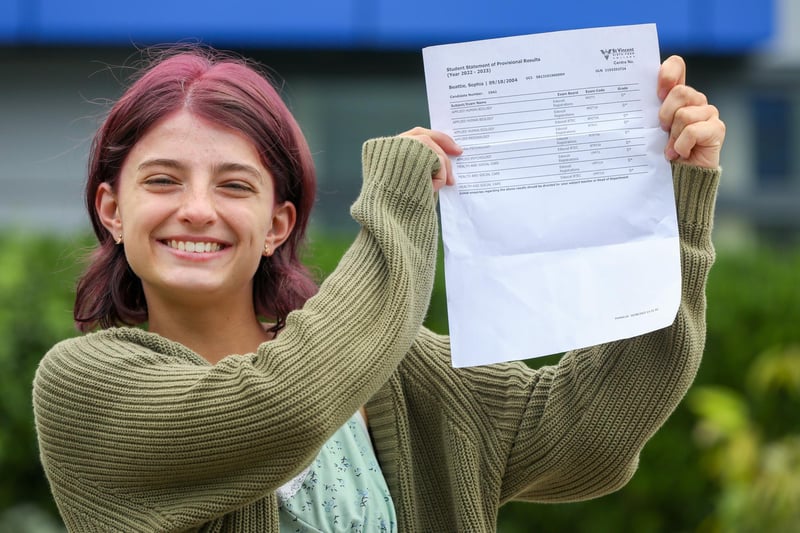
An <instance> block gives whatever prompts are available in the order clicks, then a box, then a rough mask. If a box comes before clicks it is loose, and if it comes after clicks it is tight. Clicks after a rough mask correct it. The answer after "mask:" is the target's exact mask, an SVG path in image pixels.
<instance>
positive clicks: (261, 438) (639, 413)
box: [33, 50, 724, 532]
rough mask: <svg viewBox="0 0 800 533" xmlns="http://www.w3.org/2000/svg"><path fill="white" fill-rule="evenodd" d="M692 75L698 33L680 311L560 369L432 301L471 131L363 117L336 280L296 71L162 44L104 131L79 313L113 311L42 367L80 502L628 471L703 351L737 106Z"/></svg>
mask: <svg viewBox="0 0 800 533" xmlns="http://www.w3.org/2000/svg"><path fill="white" fill-rule="evenodd" d="M684 78H685V66H684V64H683V61H682V60H681V59H680V58H676V57H673V58H670V59H668V60H667V61H666V62H665V63H664V65H663V66H662V69H661V72H660V74H659V91H660V95H659V96H660V97H661V98H662V99H663V100H664V102H663V105H662V107H661V112H660V113H661V117H660V118H661V122H662V125H663V126H664V127H665V128H666V129H668V130H669V131H670V132H671V135H670V141H669V143H668V146H667V157H669V158H670V159H673V160H675V163H674V167H673V168H674V183H675V190H676V198H677V202H678V214H679V222H680V226H681V242H682V261H683V300H682V305H681V307H680V311H679V313H678V316H677V317H676V319H675V323H674V324H673V325H672V326H671V327H669V328H666V329H663V330H660V331H656V332H653V333H650V334H648V335H644V336H641V337H637V338H634V339H628V340H624V341H619V342H614V343H610V344H606V345H602V346H596V347H593V348H589V349H583V350H578V351H574V352H570V353H568V354H566V355H565V356H564V357H563V358H562V360H561V362H560V363H559V364H558V365H557V366H554V367H548V368H543V369H540V370H530V369H528V368H527V367H526V366H525V365H523V364H502V365H494V366H487V367H479V368H468V369H454V368H452V367H451V365H450V363H449V343H448V339H447V337H445V336H440V335H436V334H434V333H432V332H430V331H428V330H426V329H425V328H423V327H422V321H423V318H424V315H425V312H426V309H427V306H428V300H429V298H430V292H431V285H432V280H433V273H434V265H435V256H436V247H437V240H436V235H437V225H436V214H435V195H434V193H435V191H437V190H438V189H439V188H441V187H442V186H445V185H447V184H450V183H452V182H453V178H452V174H451V170H450V164H449V157H450V156H457V155H458V154H459V153H460V149H459V148H458V146H457V145H456V144H455V143H454V142H453V140H452V139H450V138H449V137H448V136H446V135H444V134H443V133H440V132H435V131H430V130H426V129H423V128H414V129H412V130H410V131H408V132H406V133H404V134H402V135H399V136H396V137H387V138H381V139H374V140H371V141H368V142H367V143H365V145H364V150H363V166H364V182H363V187H362V190H361V193H360V195H359V197H358V199H357V200H356V202H355V203H354V204H353V206H352V209H351V212H352V215H353V217H354V218H355V219H356V220H357V221H358V222H359V223H360V225H361V228H362V229H361V231H360V233H359V234H358V236H357V237H356V239H355V242H354V243H353V244H352V246H351V247H350V249H349V250H348V251H347V252H346V254H345V255H344V257H343V258H342V260H341V262H340V264H339V266H338V267H337V268H336V270H335V271H334V272H333V273H332V274H331V275H330V276H329V277H328V278H327V279H326V280H325V282H324V283H322V285H321V286H320V287H319V288H318V289H317V287H316V286H315V285H314V284H313V283H312V281H311V280H310V278H309V277H308V275H307V273H306V271H305V270H304V269H303V267H302V265H301V264H300V263H299V261H298V249H299V247H300V245H301V244H302V242H303V238H304V233H305V229H306V225H307V222H308V215H309V210H310V208H311V205H312V203H313V199H314V170H313V167H312V163H311V156H310V153H309V150H308V147H307V146H306V143H305V141H304V140H303V137H302V134H301V133H300V130H299V128H298V127H297V124H296V123H295V121H294V119H293V118H292V116H291V114H290V113H289V111H288V110H287V109H286V107H285V106H284V104H283V103H282V102H281V100H280V98H279V96H278V95H277V94H276V92H275V91H274V89H273V88H272V87H271V86H270V85H269V83H268V82H267V81H266V79H265V78H263V77H261V76H260V75H259V74H258V73H257V72H256V71H255V70H253V68H252V67H250V66H248V65H247V64H245V63H243V62H241V61H238V60H234V59H230V58H228V57H225V56H223V55H220V54H217V53H214V52H212V51H207V50H205V51H201V50H196V51H190V52H182V53H178V54H175V55H170V56H168V57H166V58H164V59H162V60H160V61H158V62H156V63H155V64H154V65H153V66H152V67H151V68H150V69H149V70H147V71H145V72H144V73H143V75H142V76H141V77H140V78H139V79H138V81H136V82H135V83H134V84H133V85H132V86H131V87H130V89H129V90H128V91H127V92H126V93H125V94H124V95H123V96H122V98H121V99H120V100H119V101H118V102H117V103H116V104H115V105H114V106H113V108H112V109H111V111H110V113H109V115H108V117H107V118H106V120H105V122H104V123H103V125H102V126H101V128H100V129H99V131H98V133H97V136H96V138H95V142H94V145H93V149H92V154H91V161H90V168H89V179H88V183H87V189H86V197H87V204H88V209H89V215H90V217H91V219H92V223H93V225H94V230H95V233H96V234H97V238H98V240H99V246H98V248H97V250H96V252H95V255H94V256H93V259H92V263H91V264H90V265H89V267H88V270H87V272H86V274H85V275H84V277H83V278H82V279H81V280H80V283H79V285H78V292H77V301H76V306H75V319H76V322H77V324H78V327H79V328H80V329H81V330H82V331H84V332H89V331H90V330H95V329H99V331H94V332H91V333H87V334H86V335H83V336H81V337H78V338H74V339H68V340H65V341H63V342H61V343H59V344H58V345H56V346H55V347H53V349H52V350H50V351H49V352H48V353H47V354H46V355H45V357H44V358H43V360H42V362H41V365H40V368H39V370H38V372H37V375H36V378H35V382H34V398H33V399H34V410H35V415H36V423H37V430H38V435H39V443H40V448H41V459H42V463H43V465H44V469H45V472H46V473H47V476H48V479H49V481H50V484H51V487H52V491H53V495H54V498H55V500H56V502H57V504H58V507H59V510H60V512H61V515H62V517H63V519H64V521H65V523H66V525H67V527H68V528H69V529H70V530H71V531H131V532H132V531H215V532H222V531H258V532H262V531H351V530H352V531H403V532H405V531H492V530H494V528H495V522H496V517H497V510H498V508H499V507H500V506H501V505H503V504H504V503H505V502H507V501H510V500H513V499H517V500H528V501H571V500H579V499H584V498H591V497H596V496H599V495H601V494H605V493H608V492H610V491H613V490H616V489H618V488H619V487H621V486H622V485H623V484H625V483H626V481H627V480H628V479H629V478H630V477H631V475H632V474H633V472H634V470H635V469H636V464H637V457H638V454H639V452H640V450H641V449H642V446H643V445H644V443H645V442H646V440H647V439H648V438H649V437H650V436H651V435H652V434H653V432H654V431H656V429H657V428H658V427H659V426H660V425H661V424H662V423H663V422H664V420H665V419H666V418H667V416H668V415H669V414H670V413H671V412H672V410H673V409H674V408H675V406H676V405H677V403H678V402H679V401H680V399H681V397H682V396H683V395H684V393H685V392H686V390H687V388H688V387H689V385H690V383H691V381H692V379H693V377H694V374H695V371H696V369H697V366H698V364H699V361H700V357H701V354H702V351H703V343H704V335H705V325H704V321H705V315H704V308H705V302H704V287H705V280H706V276H707V273H708V270H709V268H710V266H711V263H712V261H713V249H712V245H711V241H710V231H711V222H712V218H713V206H714V198H715V194H716V188H717V183H718V178H719V169H718V164H719V151H720V147H721V144H722V140H723V137H724V125H723V124H722V122H720V120H719V118H718V114H717V111H716V109H715V108H714V107H713V106H710V105H708V103H707V101H706V99H705V97H704V96H703V95H702V94H700V93H698V92H697V91H695V90H693V89H691V88H689V87H687V86H686V85H684ZM576 304H578V302H576ZM135 326H136V327H135Z"/></svg>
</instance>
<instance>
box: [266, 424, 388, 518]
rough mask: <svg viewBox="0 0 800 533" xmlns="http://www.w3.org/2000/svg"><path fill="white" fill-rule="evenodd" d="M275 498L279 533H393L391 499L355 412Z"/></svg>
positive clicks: (370, 445)
mask: <svg viewBox="0 0 800 533" xmlns="http://www.w3.org/2000/svg"><path fill="white" fill-rule="evenodd" d="M277 496H278V502H279V504H280V506H279V516H280V530H281V533H290V532H291V533H318V532H378V533H383V532H387V533H388V532H396V531H397V518H396V517H395V511H394V504H393V502H392V497H391V495H390V494H389V489H388V487H387V486H386V481H385V479H384V477H383V473H382V472H381V468H380V465H378V461H377V459H376V458H375V452H374V450H373V449H372V443H371V441H370V438H369V434H368V432H367V425H366V424H365V423H364V419H363V418H362V417H361V412H360V411H357V412H356V413H355V414H354V415H353V416H352V417H351V418H350V420H348V421H347V423H345V424H344V425H343V426H342V427H341V428H339V430H338V431H337V432H336V433H334V434H333V436H332V437H331V438H330V439H329V440H328V442H326V443H325V445H324V446H323V447H322V449H321V450H320V452H319V454H318V455H317V458H316V459H315V460H314V461H313V462H312V463H311V464H310V465H309V466H308V468H306V469H305V470H304V471H303V472H301V473H300V475H298V476H297V477H295V478H294V479H293V480H291V481H289V482H288V483H287V484H286V485H284V486H283V487H281V488H279V489H278V491H277Z"/></svg>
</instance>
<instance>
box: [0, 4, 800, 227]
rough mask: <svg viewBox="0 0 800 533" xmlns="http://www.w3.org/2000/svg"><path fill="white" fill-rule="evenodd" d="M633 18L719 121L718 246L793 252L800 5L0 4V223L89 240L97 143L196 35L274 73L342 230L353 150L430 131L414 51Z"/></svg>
mask: <svg viewBox="0 0 800 533" xmlns="http://www.w3.org/2000/svg"><path fill="white" fill-rule="evenodd" d="M662 6H663V4H662ZM642 22H655V23H656V24H657V25H658V30H659V38H660V41H661V48H662V53H663V54H664V55H667V54H669V53H681V54H682V55H684V56H685V57H686V58H687V61H688V63H689V77H690V80H689V81H690V83H691V84H692V85H695V86H696V87H698V88H700V89H701V90H703V91H704V92H706V93H707V94H708V95H709V97H710V99H711V100H712V101H713V103H715V104H716V105H717V106H718V107H719V108H720V110H721V113H722V116H723V119H724V120H725V122H726V123H727V125H728V140H727V143H726V148H725V150H724V153H723V166H724V167H725V182H724V185H723V188H722V190H721V196H720V203H719V229H720V236H721V237H720V238H722V239H729V240H731V241H736V240H738V239H743V238H750V237H751V236H766V237H768V238H770V239H777V240H782V241H786V240H792V239H794V240H796V239H797V238H796V236H797V235H798V233H800V232H798V229H800V178H798V172H799V171H800V151H798V150H795V147H797V145H798V142H800V130H798V125H800V101H798V98H800V96H798V95H797V94H796V93H797V91H796V90H795V88H796V87H797V86H798V76H800V36H798V35H797V33H796V32H794V31H793V29H794V28H798V27H800V5H799V4H798V3H797V2H796V0H727V1H726V0H674V1H673V2H670V4H669V6H668V7H666V6H664V7H659V6H658V5H657V4H656V3H651V2H641V1H639V0H609V1H607V2H594V1H592V0H562V1H561V2H536V1H530V0H501V1H498V2H479V1H478V0H461V1H458V2H456V1H453V0H442V1H440V2H428V1H426V0H407V1H406V2H402V3H398V2H391V1H389V0H341V1H330V0H309V1H306V2H294V3H287V2H267V1H256V0H228V1H226V2H203V1H202V0H195V1H192V2H189V1H188V0H175V1H172V2H163V1H156V0H140V1H139V2H137V3H136V5H135V10H134V8H133V7H130V6H129V5H128V4H114V3H108V2H101V1H100V0H82V1H76V2H60V1H58V0H0V77H1V79H2V80H3V83H2V84H0V117H2V118H1V119H0V228H9V227H12V228H23V229H34V230H45V231H51V230H54V231H61V232H74V231H82V230H85V229H88V223H87V221H86V217H85V215H84V208H83V198H82V185H83V180H84V176H85V165H86V154H87V152H88V150H89V145H90V142H91V135H92V133H93V132H94V129H95V128H96V126H97V123H98V120H99V119H100V117H102V114H103V112H104V110H105V105H104V104H106V103H107V102H108V101H109V100H111V99H113V98H115V97H116V96H118V95H119V94H120V92H121V88H122V86H123V84H124V81H125V78H126V76H128V75H129V74H130V73H131V72H132V71H131V69H130V68H129V67H130V66H131V65H132V61H133V60H134V59H136V58H137V57H138V54H137V49H138V48H142V47H145V46H147V45H151V44H154V43H165V42H176V41H184V42H198V41H200V42H204V43H208V44H212V45H215V46H218V47H221V48H226V49H233V50H236V51H238V52H241V53H243V54H244V55H247V56H249V57H253V58H256V59H258V60H260V61H261V62H263V63H265V64H267V65H269V66H270V67H272V69H273V70H274V72H275V73H276V78H277V79H278V80H279V82H278V83H279V85H280V86H281V87H282V89H283V93H284V95H285V97H286V99H287V101H288V103H289V105H290V107H291V108H292V110H293V111H294V112H295V114H296V116H297V117H298V120H299V121H300V123H301V125H302V126H303V128H304V130H305V132H306V134H307V136H308V138H309V143H310V145H311V148H312V150H313V152H314V156H315V160H316V162H317V165H318V170H319V179H320V191H319V202H318V209H317V214H316V218H315V221H316V222H317V223H321V224H325V225H326V226H330V227H339V228H342V229H348V228H352V225H351V223H350V222H349V218H348V215H347V208H346V207H347V205H348V204H349V203H350V202H351V201H352V200H353V199H354V198H355V195H356V193H357V191H358V187H359V183H360V146H361V143H362V142H363V141H364V140H365V139H367V138H369V137H374V136H378V135H387V134H392V133H396V132H399V131H402V130H405V129H408V128H409V127H411V126H413V125H416V124H422V125H424V124H427V123H428V118H427V102H426V97H425V87H424V79H423V69H422V57H421V54H420V49H421V48H422V47H423V46H427V45H431V44H440V43H444V42H458V41H464V40H474V39H480V38H490V37H500V36H507V35H514V34H524V33H536V32H542V31H553V30H560V29H571V28H581V27H591V26H606V25H621V24H634V23H642ZM796 130H797V131H796Z"/></svg>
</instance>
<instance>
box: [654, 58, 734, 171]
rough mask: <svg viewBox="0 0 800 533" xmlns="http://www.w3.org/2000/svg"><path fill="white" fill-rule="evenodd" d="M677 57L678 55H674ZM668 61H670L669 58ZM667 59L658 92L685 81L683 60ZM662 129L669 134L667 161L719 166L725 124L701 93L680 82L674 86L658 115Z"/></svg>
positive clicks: (716, 110) (666, 150)
mask: <svg viewBox="0 0 800 533" xmlns="http://www.w3.org/2000/svg"><path fill="white" fill-rule="evenodd" d="M674 57H677V56H674ZM670 59H671V58H670ZM668 62H670V61H669V60H667V61H665V62H664V65H662V71H661V73H660V74H659V90H660V88H661V87H662V85H661V82H662V78H663V80H667V81H665V83H664V85H663V87H667V86H669V84H670V83H673V82H677V81H684V82H685V72H686V71H685V67H684V66H683V65H682V63H683V61H682V60H680V61H672V62H670V63H671V65H668ZM658 119H659V122H660V123H661V127H662V128H663V129H664V130H665V131H668V132H669V140H668V141H667V146H666V148H665V150H664V153H665V155H666V157H667V159H669V160H670V161H675V160H678V161H682V162H685V163H689V164H693V165H699V166H703V167H707V168H716V167H717V166H719V156H720V151H721V149H722V143H723V141H724V139H725V124H724V123H723V122H722V121H721V120H720V118H719V110H718V109H717V108H716V107H715V106H713V105H711V104H709V103H708V99H707V98H706V96H705V95H704V94H703V93H701V92H700V91H698V90H696V89H693V88H692V87H689V86H687V85H684V84H682V83H678V84H676V85H673V86H672V87H671V88H670V89H669V91H668V93H667V95H666V96H665V98H664V101H663V103H662V104H661V108H660V109H659V112H658Z"/></svg>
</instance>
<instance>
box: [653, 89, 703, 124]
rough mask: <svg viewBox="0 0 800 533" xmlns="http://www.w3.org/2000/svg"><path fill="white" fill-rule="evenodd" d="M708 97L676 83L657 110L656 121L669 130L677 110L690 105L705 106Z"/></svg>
mask: <svg viewBox="0 0 800 533" xmlns="http://www.w3.org/2000/svg"><path fill="white" fill-rule="evenodd" d="M707 105H708V99H707V98H706V95H704V94H703V93H701V92H700V91H698V90H696V89H693V88H691V87H689V86H687V85H676V86H675V87H673V88H672V89H671V90H670V91H669V94H667V97H666V98H665V99H664V101H663V102H662V104H661V107H660V108H659V110H658V121H659V122H660V123H661V128H663V129H664V130H665V131H670V130H671V129H672V126H673V122H674V121H675V117H676V114H677V113H678V110H681V109H685V108H686V107H692V106H701V107H702V106H707Z"/></svg>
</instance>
